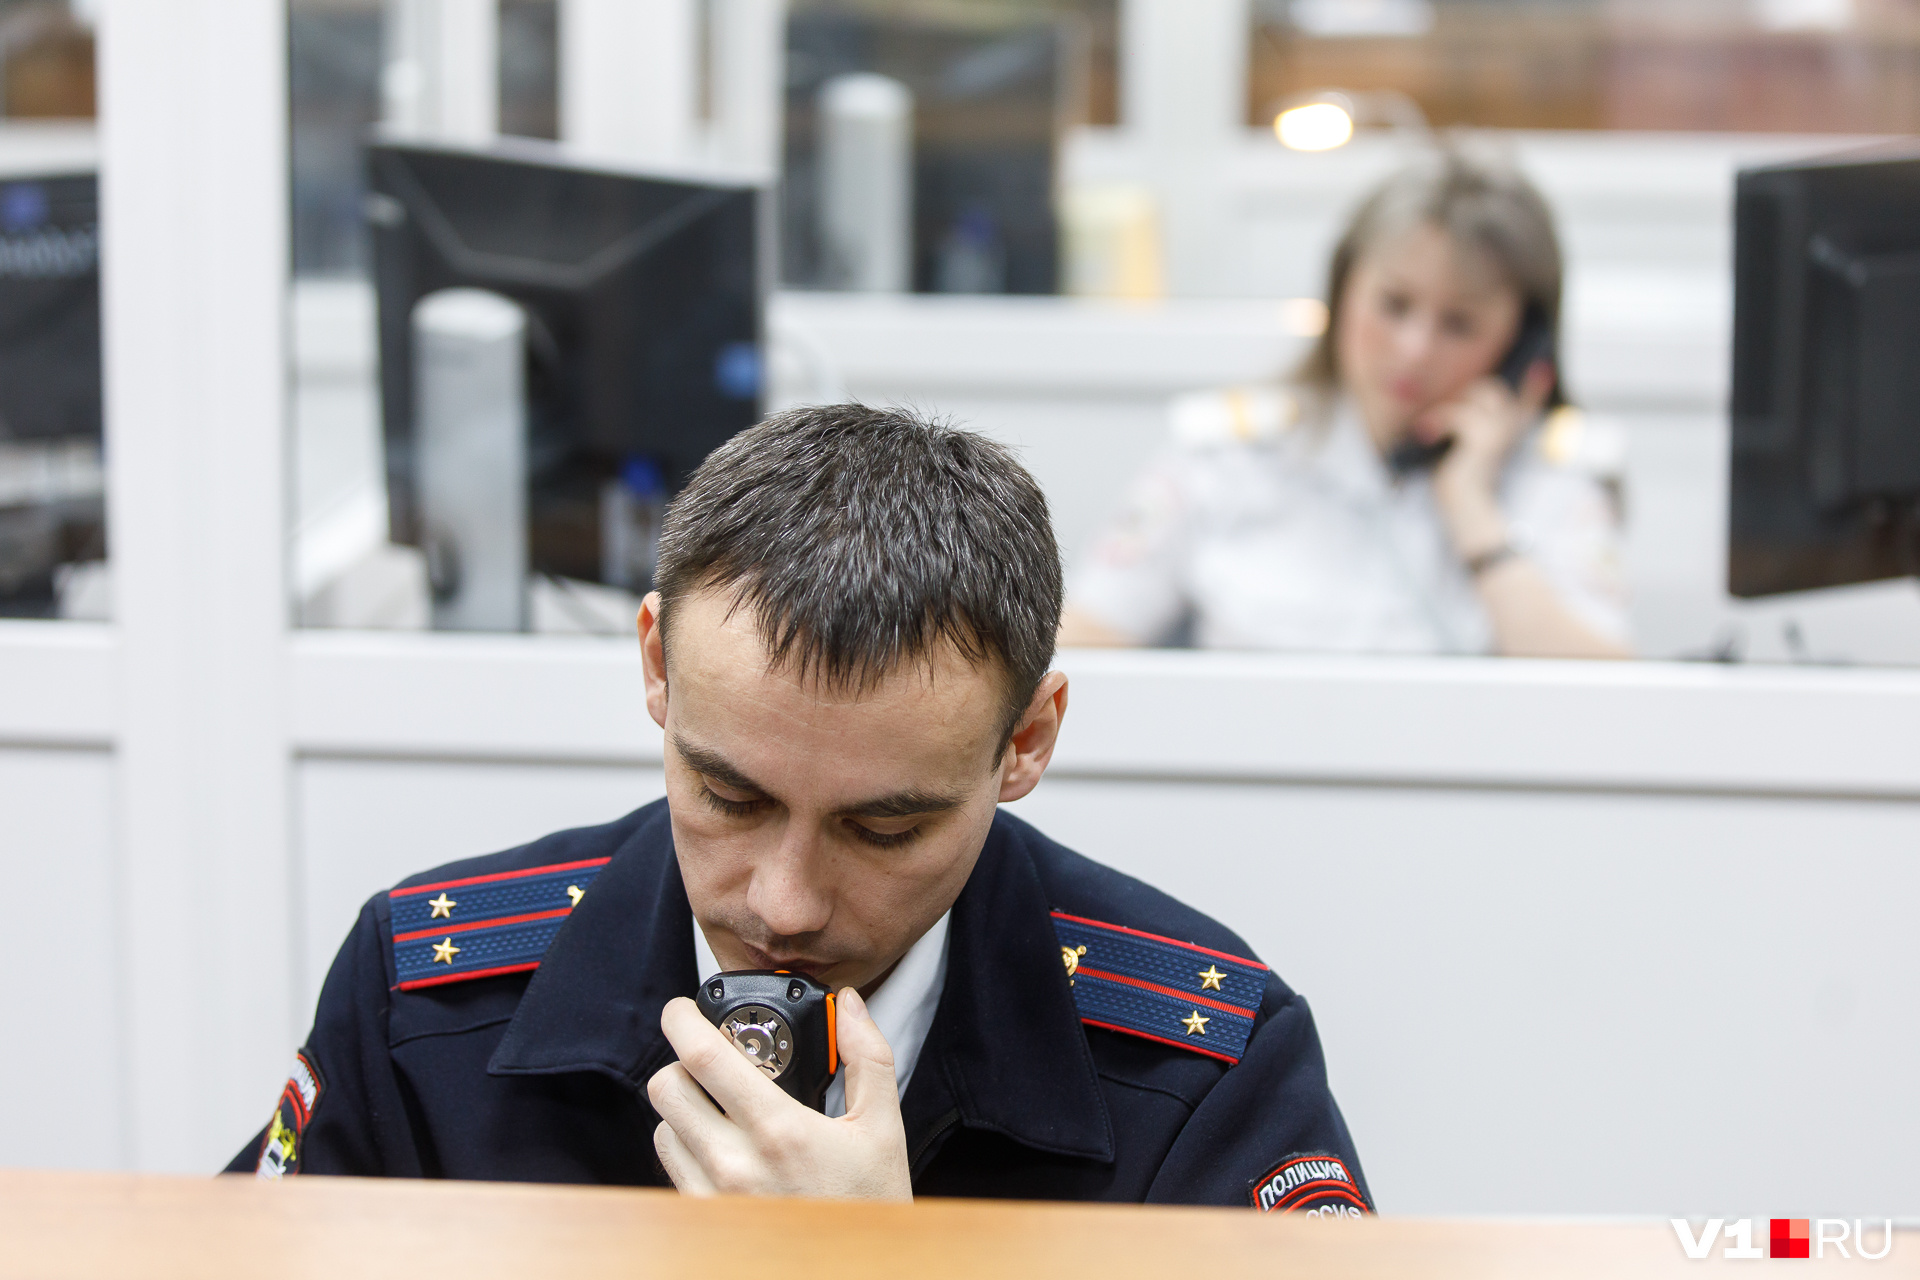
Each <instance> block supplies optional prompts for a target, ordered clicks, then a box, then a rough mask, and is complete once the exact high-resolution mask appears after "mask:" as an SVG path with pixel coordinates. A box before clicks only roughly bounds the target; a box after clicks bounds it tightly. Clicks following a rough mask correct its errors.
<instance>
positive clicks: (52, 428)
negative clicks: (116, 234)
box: [0, 170, 106, 617]
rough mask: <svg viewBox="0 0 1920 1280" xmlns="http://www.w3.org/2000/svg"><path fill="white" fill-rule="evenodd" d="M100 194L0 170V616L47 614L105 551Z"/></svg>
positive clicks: (82, 176)
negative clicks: (61, 576)
mask: <svg viewBox="0 0 1920 1280" xmlns="http://www.w3.org/2000/svg"><path fill="white" fill-rule="evenodd" d="M100 399H101V396H100V200H99V183H98V181H97V179H96V177H95V175H94V174H93V173H91V172H85V171H71V170H69V171H60V172H38V173H36V172H23V173H8V174H5V175H4V176H0V616H11V617H18V616H28V617H34V616H42V617H44V616H51V615H52V614H54V613H55V612H57V610H58V592H57V588H56V579H57V573H58V570H59V567H60V566H61V565H63V564H71V563H74V562H76V561H88V560H98V559H100V558H102V557H103V556H105V554H106V502H105V485H104V476H103V472H102V465H101V447H100V446H101V429H100Z"/></svg>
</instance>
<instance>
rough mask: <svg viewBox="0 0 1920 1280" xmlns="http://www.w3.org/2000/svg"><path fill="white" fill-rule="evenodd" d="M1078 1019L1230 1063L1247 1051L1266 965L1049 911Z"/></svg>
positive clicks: (1236, 1060) (1264, 978)
mask: <svg viewBox="0 0 1920 1280" xmlns="http://www.w3.org/2000/svg"><path fill="white" fill-rule="evenodd" d="M1053 931H1054V934H1055V935H1056V936H1057V937H1058V938H1059V939H1060V959H1061V962H1062V963H1063V964H1065V965H1066V968H1067V981H1068V982H1069V983H1070V984H1071V985H1072V987H1073V1002H1074V1004H1075V1005H1076V1006H1077V1007H1078V1008H1079V1010H1080V1021H1082V1022H1084V1023H1086V1024H1087V1025H1088V1026H1090V1027H1104V1028H1105V1029H1106V1030H1108V1031H1124V1032H1125V1033H1127V1034H1128V1035H1134V1036H1141V1037H1144V1038H1145V1039H1148V1040H1157V1041H1159V1042H1160V1043H1161V1044H1170V1045H1174V1046H1176V1047H1178V1048H1181V1049H1191V1050H1192V1051H1193V1052H1195V1053H1204V1054H1206V1055H1207V1056H1208V1057H1210V1058H1219V1059H1220V1060H1221V1061H1223V1062H1228V1063H1234V1062H1238V1061H1240V1057H1241V1055H1242V1054H1244V1053H1245V1052H1246V1050H1247V1040H1248V1038H1249V1037H1250V1036H1251V1035H1252V1034H1253V1017H1254V1014H1255V1013H1257V1012H1259V1009H1260V997H1261V994H1262V993H1263V992H1264V991H1265V990H1266V985H1267V966H1265V965H1264V964H1261V963H1260V962H1259V961H1258V960H1246V959H1243V958H1241V957H1239V956H1232V955H1228V954H1227V953H1226V952H1224V951H1214V950H1212V949H1210V948H1208V947H1202V946H1197V945H1195V944H1194V943H1191V942H1179V941H1176V940H1174V939H1172V938H1163V937H1161V936H1160V935H1159V934H1157V933H1143V932H1141V931H1140V930H1138V929H1129V928H1127V927H1126V926H1125V925H1118V924H1105V923H1103V922H1101V921H1099V920H1088V919H1085V918H1084V917H1081V916H1070V915H1068V914H1067V913H1066V912H1064V911H1056V912H1054V913H1053Z"/></svg>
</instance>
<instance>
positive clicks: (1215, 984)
mask: <svg viewBox="0 0 1920 1280" xmlns="http://www.w3.org/2000/svg"><path fill="white" fill-rule="evenodd" d="M1226 976H1227V975H1226V974H1224V973H1222V972H1220V970H1218V969H1217V968H1215V967H1214V966H1212V965H1208V966H1207V967H1206V968H1204V969H1202V970H1201V971H1200V989H1201V990H1202V991H1218V990H1219V989H1220V979H1222V978H1224V977H1226Z"/></svg>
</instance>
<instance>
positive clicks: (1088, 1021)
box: [1080, 1018, 1240, 1067]
mask: <svg viewBox="0 0 1920 1280" xmlns="http://www.w3.org/2000/svg"><path fill="white" fill-rule="evenodd" d="M1080 1021H1081V1022H1082V1023H1083V1024H1085V1025H1086V1026H1089V1027H1098V1028H1100V1029H1101V1030H1102V1031H1118V1032H1119V1033H1120V1034H1121V1035H1123V1036H1138V1037H1139V1038H1140V1039H1142V1040H1157V1041H1159V1042H1160V1043H1161V1044H1170V1045H1172V1046H1173V1047H1174V1048H1176V1049H1185V1050H1186V1051H1187V1052H1188V1053H1198V1054H1204V1055H1205V1056H1207V1057H1209V1058H1218V1059H1220V1061H1222V1062H1224V1063H1226V1064H1227V1065H1228V1066H1230V1067H1237V1066H1239V1065H1240V1059H1238V1058H1236V1057H1234V1056H1233V1055H1232V1054H1230V1053H1215V1052H1214V1051H1213V1050H1212V1049H1202V1048H1201V1047H1200V1046H1199V1045H1197V1044H1195V1043H1194V1042H1193V1041H1191V1040H1173V1039H1169V1038H1168V1037H1166V1036H1156V1035H1154V1034H1153V1033H1152V1032H1151V1031H1135V1030H1134V1029H1133V1028H1132V1027H1122V1026H1117V1025H1115V1024H1114V1023H1111V1022H1101V1021H1099V1020H1098V1019H1096V1018H1082V1019H1080Z"/></svg>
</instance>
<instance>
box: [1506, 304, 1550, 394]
mask: <svg viewBox="0 0 1920 1280" xmlns="http://www.w3.org/2000/svg"><path fill="white" fill-rule="evenodd" d="M1556 345H1557V344H1556V343H1555V341H1554V332H1553V325H1552V323H1551V322H1549V321H1548V319H1547V317H1546V314H1545V313H1544V312H1542V311H1541V310H1540V308H1538V307H1532V306H1530V307H1528V308H1527V312H1526V315H1524V316H1523V317H1521V320H1520V332H1519V333H1518V334H1516V335H1515V336H1514V339H1513V345H1512V346H1511V347H1508V348H1507V354H1506V355H1505V356H1503V357H1501V360H1500V367H1499V369H1498V370H1496V373H1497V374H1498V375H1499V378H1500V381H1502V382H1504V383H1506V384H1507V387H1508V389H1509V390H1512V391H1516V392H1517V391H1519V390H1520V384H1521V383H1522V382H1524V381H1526V377H1527V370H1529V369H1531V368H1533V366H1534V365H1536V364H1538V363H1539V362H1540V361H1542V360H1545V361H1546V362H1547V363H1548V364H1550V365H1557V364H1558V360H1557V359H1556V356H1555V351H1554V348H1555V346H1556Z"/></svg>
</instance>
